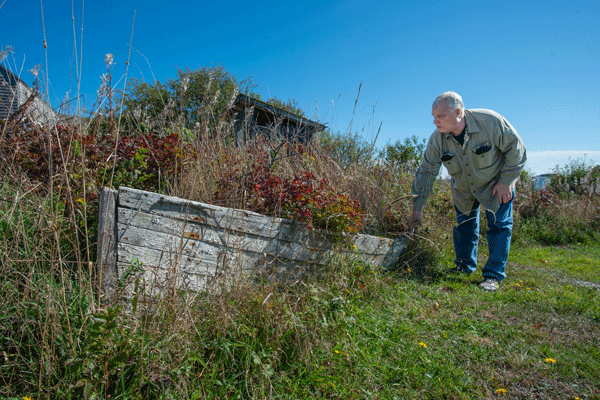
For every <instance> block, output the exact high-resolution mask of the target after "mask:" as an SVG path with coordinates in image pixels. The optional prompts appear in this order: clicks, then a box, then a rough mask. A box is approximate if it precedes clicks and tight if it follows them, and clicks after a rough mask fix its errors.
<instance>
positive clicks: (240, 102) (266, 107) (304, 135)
mask: <svg viewBox="0 0 600 400" xmlns="http://www.w3.org/2000/svg"><path fill="white" fill-rule="evenodd" d="M233 112H234V113H235V115H236V118H235V132H236V138H237V142H238V144H240V145H244V144H246V143H248V141H249V140H252V139H253V138H254V137H256V136H258V135H263V136H265V137H268V138H271V139H285V140H287V141H290V142H297V143H306V142H308V141H309V140H310V139H311V138H312V136H313V135H314V134H315V133H318V132H321V131H323V130H324V129H325V126H324V125H322V124H320V123H318V122H315V121H311V120H309V119H306V118H304V117H301V116H298V115H296V114H293V113H291V112H289V111H286V110H282V109H281V108H278V107H275V106H273V105H271V104H268V103H265V102H263V101H261V100H258V99H255V98H252V97H250V96H247V95H245V94H239V95H238V96H237V98H236V100H235V104H234V106H233Z"/></svg>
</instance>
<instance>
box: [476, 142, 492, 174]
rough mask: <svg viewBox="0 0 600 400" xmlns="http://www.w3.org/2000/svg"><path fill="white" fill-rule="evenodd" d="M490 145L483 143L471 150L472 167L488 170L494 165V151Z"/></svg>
mask: <svg viewBox="0 0 600 400" xmlns="http://www.w3.org/2000/svg"><path fill="white" fill-rule="evenodd" d="M492 150H493V147H492V144H491V143H483V144H480V145H478V146H475V148H474V149H473V167H474V168H475V169H485V168H489V167H491V166H492V165H493V164H494V153H495V152H494V151H492Z"/></svg>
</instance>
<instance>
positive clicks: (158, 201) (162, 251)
mask: <svg viewBox="0 0 600 400" xmlns="http://www.w3.org/2000/svg"><path fill="white" fill-rule="evenodd" d="M103 193H104V192H103ZM111 193H112V192H111ZM112 198H113V199H114V197H112ZM116 205H117V208H116V209H115V208H113V211H112V213H113V214H114V215H115V217H116V222H114V231H112V232H113V237H114V238H116V242H117V244H118V245H115V248H116V250H115V253H116V254H117V255H116V256H114V261H113V264H111V265H115V266H116V270H118V272H117V271H116V270H114V269H113V270H110V271H109V274H112V275H110V280H111V282H113V283H112V286H111V287H113V288H114V287H115V284H116V283H115V282H116V280H117V278H118V279H119V281H120V282H121V284H125V285H129V286H130V287H131V285H132V284H133V283H134V282H135V281H136V280H137V284H138V285H140V284H141V285H143V287H144V288H145V293H152V294H159V293H165V291H170V290H192V291H201V290H209V289H210V288H215V287H218V288H226V287H230V286H231V285H232V284H233V283H234V282H235V280H236V279H238V278H239V277H245V278H248V277H263V278H267V279H285V280H297V279H299V278H301V277H302V276H304V275H306V274H307V273H312V272H314V271H316V270H319V269H322V268H323V267H324V266H325V265H327V263H328V262H329V261H330V260H332V259H334V258H335V257H340V256H341V257H353V258H355V259H356V260H358V261H360V262H366V263H370V264H373V265H382V266H384V267H386V268H388V267H389V266H391V265H393V264H394V263H395V262H396V261H397V259H398V256H399V254H400V253H401V252H402V250H403V249H404V246H405V240H402V239H401V240H392V239H387V238H381V237H375V236H369V235H355V236H354V237H352V240H353V243H354V244H353V245H351V246H350V248H348V247H345V248H344V247H341V246H339V245H337V244H336V241H335V240H334V238H333V237H332V236H329V235H327V234H326V233H324V232H322V231H318V230H311V229H308V228H307V227H306V226H305V225H304V224H301V223H297V222H294V221H289V220H285V219H281V218H274V217H267V216H264V215H260V214H257V213H253V212H250V211H243V210H235V209H231V208H224V207H219V206H215V205H210V204H204V203H200V202H194V201H189V200H183V199H179V198H176V197H171V196H164V195H160V194H156V193H151V192H145V191H141V190H136V189H130V188H124V187H122V188H120V189H119V194H118V202H117V203H116ZM111 206H112V205H111V204H109V203H107V204H105V205H104V206H103V207H111ZM112 207H114V206H112ZM103 213H104V214H110V213H111V212H110V211H107V210H105V211H103ZM103 237H105V236H103ZM103 240H104V239H103ZM99 246H100V242H99ZM105 264H106V263H105ZM104 275H106V272H105V273H104ZM108 279H109V278H108V277H106V276H105V279H104V280H105V281H107V282H108ZM105 286H106V287H107V288H108V286H107V284H105ZM130 290H131V289H130Z"/></svg>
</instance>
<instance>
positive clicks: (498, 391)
mask: <svg viewBox="0 0 600 400" xmlns="http://www.w3.org/2000/svg"><path fill="white" fill-rule="evenodd" d="M496 393H498V394H504V393H506V389H502V388H501V389H496Z"/></svg>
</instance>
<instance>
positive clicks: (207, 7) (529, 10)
mask: <svg viewBox="0 0 600 400" xmlns="http://www.w3.org/2000/svg"><path fill="white" fill-rule="evenodd" d="M0 4H2V5H1V8H0V47H1V49H6V47H7V46H10V47H12V48H13V49H14V53H13V54H12V55H11V56H10V57H8V58H7V59H6V60H5V61H4V64H5V65H7V63H8V65H10V67H11V69H12V70H13V71H15V72H17V73H20V76H21V78H22V79H23V80H24V81H25V82H26V83H28V84H31V83H32V82H33V75H31V74H30V73H29V72H28V70H30V69H31V68H33V67H34V66H36V65H38V64H41V69H42V71H43V73H46V72H47V76H48V79H49V82H50V87H49V91H48V93H49V95H50V101H51V103H52V106H54V107H57V106H58V105H60V103H61V102H62V101H63V100H64V99H65V98H75V97H76V94H77V75H78V74H77V71H78V70H79V71H81V74H80V76H81V86H80V88H81V89H80V93H81V94H82V95H83V96H84V99H85V104H86V106H87V107H88V108H89V107H91V105H92V104H93V103H94V101H95V99H96V90H97V89H98V87H99V86H100V83H101V79H100V76H101V75H102V74H103V73H104V72H106V66H105V64H104V56H105V55H106V54H107V53H111V54H113V55H114V61H115V63H116V64H115V65H114V67H113V70H112V74H113V77H114V81H117V85H118V86H119V87H122V86H123V83H124V82H125V80H126V79H128V78H131V77H137V78H139V79H143V80H145V81H148V82H151V81H152V80H153V79H156V80H159V81H160V82H163V83H165V82H166V81H167V80H168V79H169V78H174V77H175V76H176V73H177V67H179V68H182V69H183V68H185V67H189V68H191V69H194V68H202V67H205V66H218V65H221V66H223V67H224V68H225V69H226V70H227V71H228V72H230V73H231V74H233V75H234V76H235V77H236V78H237V80H238V81H241V80H243V79H245V78H248V77H252V80H253V82H254V83H255V84H256V85H258V86H257V88H256V91H258V92H260V93H262V95H263V98H266V97H273V96H277V97H278V98H280V99H283V100H287V99H288V98H293V99H295V100H296V101H298V103H299V106H300V107H301V108H302V109H303V110H304V111H305V112H306V113H307V115H308V116H309V117H311V118H312V119H316V120H319V121H320V122H322V123H325V124H326V125H327V126H328V127H329V128H330V129H331V130H332V131H333V132H346V131H347V130H348V129H350V126H351V129H352V132H353V133H356V132H358V133H360V134H361V135H362V136H363V137H364V138H366V139H369V140H373V139H375V134H376V133H377V131H378V128H379V127H380V126H381V130H380V132H379V135H378V137H377V145H378V146H381V145H383V144H385V143H386V142H395V141H396V140H398V139H403V138H405V137H410V136H412V135H416V136H417V137H419V138H423V139H425V138H428V137H429V136H430V135H431V133H432V132H433V130H434V125H433V123H432V122H433V118H432V117H431V103H432V102H433V100H434V98H435V97H436V96H437V95H438V94H440V93H442V92H444V91H447V90H452V91H456V92H458V93H460V94H461V95H462V97H463V100H464V102H465V106H466V107H467V108H488V109H492V110H495V111H497V112H499V113H500V114H502V115H504V116H505V117H506V118H507V119H508V121H510V122H511V124H512V125H513V126H514V127H515V128H516V129H517V131H518V132H519V134H520V135H521V137H522V138H523V140H524V142H525V144H526V147H527V151H528V158H529V160H528V163H527V166H526V168H527V169H528V170H529V171H530V172H532V173H534V174H540V173H546V172H550V171H551V170H552V169H553V168H554V167H555V166H556V165H560V166H563V165H564V164H566V163H567V162H568V161H569V158H571V159H575V158H582V157H584V156H585V157H586V160H588V161H589V162H591V163H594V164H596V165H597V164H600V101H599V100H598V98H599V94H600V1H598V0H590V1H587V0H586V1H584V0H564V1H558V0H545V1H537V0H532V1H529V0H519V1H513V0H505V1H486V0H479V1H460V2H451V1H427V0H422V1H409V0H406V1H377V2H375V1H372V0H371V1H363V0H357V1H326V0H321V1H295V2H283V1H261V0H254V1H239V2H236V1H219V0H213V1H183V0H170V1H155V0H113V1H107V0H86V1H82V0H72V1H66V0H46V1H43V0H42V1H39V0H0ZM42 8H43V12H42ZM82 29H83V30H82ZM44 37H45V39H46V43H47V50H45V49H44V45H43V44H44ZM130 43H131V51H130ZM128 57H129V68H127V60H128ZM361 85H362V87H361ZM359 87H361V90H360V97H358V102H357V104H356V109H355V111H353V110H354V108H355V101H356V99H357V95H358V92H359ZM351 124H352V125H351Z"/></svg>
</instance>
